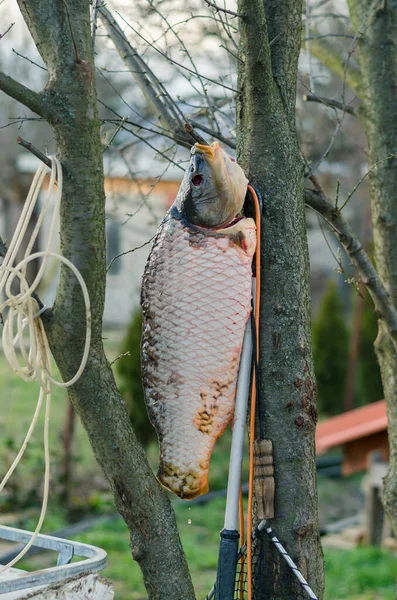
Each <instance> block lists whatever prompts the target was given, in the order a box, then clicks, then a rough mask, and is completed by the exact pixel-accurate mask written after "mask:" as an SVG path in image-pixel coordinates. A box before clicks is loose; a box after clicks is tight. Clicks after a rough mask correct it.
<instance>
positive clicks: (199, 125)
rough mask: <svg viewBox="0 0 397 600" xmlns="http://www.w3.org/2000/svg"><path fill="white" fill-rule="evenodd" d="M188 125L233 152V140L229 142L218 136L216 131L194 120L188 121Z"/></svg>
mask: <svg viewBox="0 0 397 600" xmlns="http://www.w3.org/2000/svg"><path fill="white" fill-rule="evenodd" d="M189 123H191V125H193V126H194V127H195V128H196V129H200V130H201V131H204V133H207V134H208V135H210V136H212V137H213V138H215V139H217V140H219V141H220V142H222V143H223V144H225V146H229V148H233V150H235V149H236V142H235V141H234V140H229V139H228V138H225V137H224V136H223V135H220V134H219V133H217V132H216V131H213V130H212V129H210V128H209V127H206V126H205V125H202V123H200V122H199V121H195V120H194V119H190V121H189Z"/></svg>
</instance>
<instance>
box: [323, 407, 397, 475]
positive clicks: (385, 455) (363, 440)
mask: <svg viewBox="0 0 397 600" xmlns="http://www.w3.org/2000/svg"><path fill="white" fill-rule="evenodd" d="M336 446H342V447H343V463H342V473H343V475H351V474H352V473H357V472H359V471H365V470H366V469H367V466H368V454H369V453H370V452H372V451H373V450H379V451H380V452H381V456H382V460H383V461H385V462H387V461H388V460H389V443H388V438H387V415H386V402H385V400H380V401H379V402H374V403H372V404H368V405H367V406H362V407H361V408H356V409H354V410H350V411H348V412H346V413H343V414H342V415H338V416H336V417H332V418H330V419H327V420H326V421H323V422H322V423H320V424H319V425H318V427H317V432H316V451H317V456H319V455H321V454H324V453H325V452H327V451H328V450H331V449H332V448H334V447H336Z"/></svg>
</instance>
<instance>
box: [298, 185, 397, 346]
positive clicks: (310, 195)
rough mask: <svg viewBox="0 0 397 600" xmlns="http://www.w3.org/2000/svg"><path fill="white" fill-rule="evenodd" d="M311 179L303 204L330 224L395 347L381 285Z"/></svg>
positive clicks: (393, 322)
mask: <svg viewBox="0 0 397 600" xmlns="http://www.w3.org/2000/svg"><path fill="white" fill-rule="evenodd" d="M311 181H312V182H313V184H314V186H315V188H316V189H315V190H313V189H307V188H305V190H304V198H305V202H306V204H307V205H308V206H310V207H311V208H313V209H314V210H315V211H316V212H318V213H319V214H320V215H321V216H322V217H323V218H324V219H325V220H326V221H327V222H328V223H329V224H330V226H331V228H332V230H333V232H334V233H335V235H336V237H337V238H338V240H339V241H340V243H341V244H342V246H343V247H344V249H345V251H346V253H347V255H348V256H349V258H350V260H351V261H352V264H353V265H354V267H355V268H356V270H357V272H358V273H359V275H360V278H361V280H362V282H363V283H364V284H365V285H366V286H367V288H368V292H369V294H370V296H371V298H372V300H373V301H374V305H375V311H376V313H377V315H378V317H379V318H380V319H382V321H383V322H384V323H385V325H386V327H387V330H388V332H389V334H390V337H391V339H392V342H393V344H394V347H395V348H396V349H397V310H396V308H395V306H394V305H393V302H392V300H391V298H390V296H389V294H388V292H387V290H386V288H385V286H384V285H383V283H382V281H381V279H380V277H379V275H378V273H377V272H376V269H375V267H374V266H373V264H372V263H371V261H370V259H369V258H368V255H367V253H366V252H365V250H364V248H363V247H362V245H361V243H360V242H359V240H358V239H357V237H356V236H355V234H354V233H353V231H352V229H351V228H350V225H349V224H348V223H347V221H346V220H345V219H344V217H343V216H342V214H341V212H340V211H339V209H337V208H335V206H334V205H333V204H332V202H331V201H330V200H329V198H327V196H326V195H325V193H324V190H323V189H322V187H321V185H320V184H319V182H318V181H317V179H316V177H314V176H312V177H311Z"/></svg>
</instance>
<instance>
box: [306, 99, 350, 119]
mask: <svg viewBox="0 0 397 600" xmlns="http://www.w3.org/2000/svg"><path fill="white" fill-rule="evenodd" d="M303 100H304V102H318V103H319V104H325V106H329V107H331V108H338V109H339V110H343V111H344V112H347V113H349V115H355V116H356V111H355V110H354V108H353V107H352V106H349V105H344V104H343V103H342V102H338V101H337V100H333V99H332V98H324V97H322V96H316V94H304V96H303Z"/></svg>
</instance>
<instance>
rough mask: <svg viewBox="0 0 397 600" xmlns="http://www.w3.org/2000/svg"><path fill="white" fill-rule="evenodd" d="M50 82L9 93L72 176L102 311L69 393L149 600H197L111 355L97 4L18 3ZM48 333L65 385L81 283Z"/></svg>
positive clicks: (10, 86) (71, 248) (85, 269)
mask: <svg viewBox="0 0 397 600" xmlns="http://www.w3.org/2000/svg"><path fill="white" fill-rule="evenodd" d="M18 1H19V6H20V9H21V11H22V13H23V16H24V18H25V21H26V23H27V25H28V27H29V29H30V32H31V34H32V37H33V39H34V41H35V43H36V46H37V48H38V50H39V52H40V54H41V56H42V58H43V60H44V62H45V64H46V66H47V68H48V71H49V82H48V83H47V86H46V88H45V90H44V91H43V92H42V93H41V94H40V95H39V94H35V93H34V92H31V91H30V90H26V88H23V86H21V85H20V84H17V82H14V81H13V80H11V78H8V77H7V76H3V78H0V84H2V86H3V89H5V91H6V92H7V93H11V95H14V97H16V96H19V97H20V98H22V100H23V97H24V95H26V99H27V102H28V105H29V106H30V107H31V108H33V110H36V108H37V111H38V112H39V114H42V115H43V114H45V116H46V117H47V118H48V121H49V122H50V123H51V125H52V126H53V127H54V131H55V136H56V141H57V152H58V157H59V159H60V161H61V163H62V166H63V175H64V187H63V197H62V205H61V216H60V217H61V248H62V252H63V254H64V256H66V257H67V258H68V259H69V260H71V261H72V262H73V263H74V264H75V265H76V267H77V268H78V269H79V270H80V272H81V274H82V275H83V277H84V279H85V282H86V284H87V287H88V291H89V295H90V300H91V309H92V343H91V349H90V354H89V359H88V363H87V366H86V368H85V371H84V373H83V375H82V377H81V378H80V380H79V381H78V382H77V383H76V384H75V385H74V386H73V387H72V388H69V397H70V399H71V401H72V402H73V404H74V406H75V408H76V411H77V413H78V414H79V416H80V418H81V420H82V422H83V425H84V427H85V429H86V430H87V433H88V436H89V439H90V443H91V445H92V447H93V450H94V453H95V456H96V458H97V460H98V462H99V464H100V466H101V467H102V470H103V472H104V474H105V476H106V477H107V479H108V481H109V484H110V487H111V489H112V492H113V494H114V498H115V503H116V506H117V508H118V510H119V512H120V513H121V514H122V516H123V518H124V520H125V522H126V524H127V526H128V528H129V530H130V535H131V550H132V555H133V557H134V558H135V560H137V561H138V563H139V565H140V567H141V569H142V572H143V576H144V581H145V585H146V588H147V591H148V594H149V598H150V599H153V600H157V599H164V600H165V599H167V600H171V599H172V600H176V599H179V600H190V599H193V598H194V591H193V587H192V584H191V580H190V576H189V572H188V568H187V564H186V559H185V556H184V553H183V549H182V546H181V543H180V539H179V535H178V531H177V527H176V522H175V516H174V513H173V510H172V508H171V504H170V502H169V500H168V498H167V496H166V494H165V492H164V491H163V490H162V488H161V487H160V485H159V483H158V482H157V480H156V478H155V477H154V475H153V473H152V471H151V469H150V467H149V465H148V463H147V460H146V457H145V454H144V451H143V449H142V447H141V446H140V445H139V444H138V442H137V440H136V437H135V434H134V432H133V430H132V428H131V425H130V420H129V418H128V413H127V410H126V407H125V404H124V402H123V400H122V398H121V396H120V394H119V392H118V390H117V387H116V384H115V381H114V378H113V373H112V370H111V368H110V365H109V363H108V361H107V359H106V356H105V354H104V351H103V345H102V337H101V336H102V315H103V306H104V299H105V283H106V248H105V195H104V182H103V166H102V148H101V142H100V131H99V120H98V115H97V99H96V90H95V77H94V74H95V71H94V61H93V53H92V43H91V35H90V14H89V7H90V3H89V1H88V0H68V1H67V2H65V1H59V2H54V1H53V0H29V1H27V0H18ZM46 329H47V332H48V335H49V339H50V343H51V348H52V352H53V354H54V357H55V360H56V362H57V365H58V367H59V370H60V372H61V375H62V377H63V379H64V380H67V379H69V378H70V377H71V376H73V374H74V373H75V372H76V369H77V368H78V365H79V362H80V359H81V356H82V351H83V345H84V339H85V308H84V303H83V297H82V294H81V291H80V288H79V285H78V283H77V280H76V279H75V277H74V275H73V274H72V273H71V272H70V271H69V270H68V269H66V268H62V270H61V278H60V284H59V288H58V294H57V298H56V302H55V305H54V307H53V310H52V311H51V312H50V313H49V314H47V318H46Z"/></svg>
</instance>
